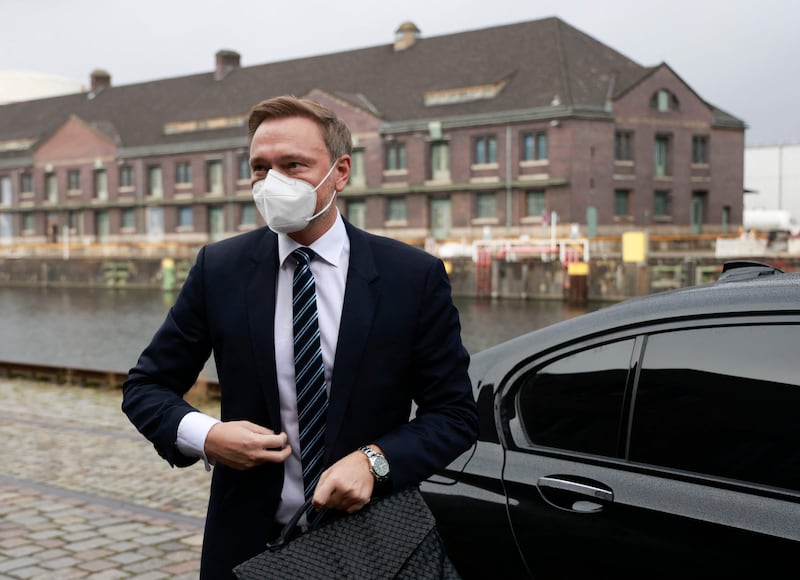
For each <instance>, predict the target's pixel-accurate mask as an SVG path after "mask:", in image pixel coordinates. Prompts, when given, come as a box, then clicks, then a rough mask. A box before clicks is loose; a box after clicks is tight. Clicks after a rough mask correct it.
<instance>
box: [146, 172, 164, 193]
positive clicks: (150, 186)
mask: <svg viewBox="0 0 800 580" xmlns="http://www.w3.org/2000/svg"><path fill="white" fill-rule="evenodd" d="M147 194H148V195H150V196H152V197H164V180H163V179H162V176H161V166H160V165H151V166H150V167H148V168H147Z"/></svg>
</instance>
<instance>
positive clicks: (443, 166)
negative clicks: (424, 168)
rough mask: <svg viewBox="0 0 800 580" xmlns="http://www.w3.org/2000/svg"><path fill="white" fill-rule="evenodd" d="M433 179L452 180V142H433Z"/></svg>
mask: <svg viewBox="0 0 800 580" xmlns="http://www.w3.org/2000/svg"><path fill="white" fill-rule="evenodd" d="M431 179H433V180H434V181H450V144H449V143H448V142H447V141H437V142H435V143H431Z"/></svg>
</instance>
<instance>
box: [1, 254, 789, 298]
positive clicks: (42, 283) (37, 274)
mask: <svg viewBox="0 0 800 580" xmlns="http://www.w3.org/2000/svg"><path fill="white" fill-rule="evenodd" d="M730 259H734V258H725V259H721V258H718V257H715V256H714V255H713V254H710V255H708V254H707V255H689V254H667V255H651V256H650V257H648V259H647V260H646V262H641V263H630V262H625V261H623V259H622V256H621V255H619V254H605V255H603V254H598V255H595V256H594V257H592V258H591V259H590V260H588V262H587V263H586V264H587V266H588V267H587V268H584V269H583V272H585V273H583V274H581V275H577V276H576V275H573V274H571V273H570V270H569V269H568V267H567V265H565V264H563V263H562V262H561V261H559V260H552V261H543V260H541V259H540V258H526V259H508V258H505V259H499V258H497V257H492V258H491V259H490V260H486V261H484V262H480V261H476V260H473V259H472V258H471V257H458V258H448V259H446V260H445V266H446V267H447V270H448V272H449V275H450V281H451V284H452V287H453V293H454V295H456V296H462V297H492V298H509V299H558V300H565V301H575V302H582V301H586V300H588V301H619V300H624V299H626V298H631V297H634V296H641V295H645V294H650V293H654V292H659V291H662V290H668V289H672V288H679V287H684V286H692V285H696V284H705V283H710V282H713V281H714V280H716V278H717V277H718V276H719V274H720V272H721V271H722V265H723V263H724V262H725V261H727V260H730ZM735 259H749V258H748V257H747V256H743V257H739V258H735ZM752 259H754V260H757V261H760V262H765V263H768V264H771V265H773V266H776V267H778V268H780V269H782V270H784V271H795V270H800V256H796V255H795V256H780V255H775V256H771V257H770V256H767V257H764V256H759V257H755V258H752ZM193 262H194V257H193V256H184V257H174V258H173V257H170V258H155V257H121V258H113V257H102V258H97V257H84V258H71V259H63V258H57V257H24V258H0V286H30V287H80V288H127V289H138V288H142V289H162V290H169V291H171V290H176V289H178V288H180V286H181V284H182V283H183V281H184V280H185V279H186V275H187V274H188V272H189V269H190V268H191V265H192V264H193Z"/></svg>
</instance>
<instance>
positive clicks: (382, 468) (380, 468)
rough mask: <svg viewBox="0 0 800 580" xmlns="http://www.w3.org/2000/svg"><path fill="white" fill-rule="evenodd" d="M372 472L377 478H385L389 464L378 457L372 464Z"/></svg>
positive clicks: (383, 458)
mask: <svg viewBox="0 0 800 580" xmlns="http://www.w3.org/2000/svg"><path fill="white" fill-rule="evenodd" d="M372 470H373V471H374V472H375V475H377V476H378V477H386V476H387V475H389V462H388V461H386V458H385V457H382V456H380V455H379V456H378V457H376V458H375V461H373V463H372Z"/></svg>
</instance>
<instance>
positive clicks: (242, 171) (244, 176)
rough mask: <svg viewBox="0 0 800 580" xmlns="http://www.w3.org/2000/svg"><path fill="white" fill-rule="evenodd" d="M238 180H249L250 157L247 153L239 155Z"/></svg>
mask: <svg viewBox="0 0 800 580" xmlns="http://www.w3.org/2000/svg"><path fill="white" fill-rule="evenodd" d="M238 179H239V181H249V180H250V158H249V157H248V156H247V155H242V156H240V157H239V174H238Z"/></svg>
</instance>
